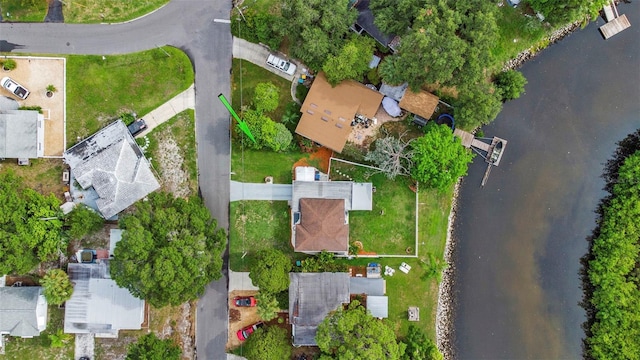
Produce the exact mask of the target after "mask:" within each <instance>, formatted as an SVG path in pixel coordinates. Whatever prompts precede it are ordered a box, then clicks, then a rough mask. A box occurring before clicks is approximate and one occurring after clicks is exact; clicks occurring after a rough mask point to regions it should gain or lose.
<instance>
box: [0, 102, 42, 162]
mask: <svg viewBox="0 0 640 360" xmlns="http://www.w3.org/2000/svg"><path fill="white" fill-rule="evenodd" d="M43 155H44V117H43V116H42V114H40V113H38V112H37V111H34V110H1V111H0V159H14V158H15V159H36V158H39V157H42V156H43Z"/></svg>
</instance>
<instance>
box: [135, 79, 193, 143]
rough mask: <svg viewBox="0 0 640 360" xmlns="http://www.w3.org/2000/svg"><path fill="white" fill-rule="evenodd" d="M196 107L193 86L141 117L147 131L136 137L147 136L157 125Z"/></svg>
mask: <svg viewBox="0 0 640 360" xmlns="http://www.w3.org/2000/svg"><path fill="white" fill-rule="evenodd" d="M195 106H196V92H195V90H194V87H193V84H192V85H191V86H189V88H188V89H187V90H185V91H183V92H181V93H180V94H178V95H176V96H174V97H173V98H172V99H171V100H169V101H167V102H166V103H164V104H162V105H160V106H159V107H158V108H156V109H154V110H152V111H151V112H150V113H148V114H146V115H144V116H142V119H144V121H145V122H146V124H147V129H146V130H144V131H142V132H141V133H139V134H138V135H136V137H141V136H145V135H147V134H149V133H150V132H151V131H152V130H153V129H155V128H156V127H158V125H160V124H162V123H163V122H165V121H167V120H169V119H171V118H172V117H174V116H176V115H178V114H179V113H181V112H183V111H185V110H186V109H195Z"/></svg>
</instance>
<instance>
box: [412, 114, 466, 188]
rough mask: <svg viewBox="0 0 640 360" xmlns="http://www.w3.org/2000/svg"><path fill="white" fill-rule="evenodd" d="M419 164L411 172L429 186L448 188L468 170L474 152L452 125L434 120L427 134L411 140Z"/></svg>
mask: <svg viewBox="0 0 640 360" xmlns="http://www.w3.org/2000/svg"><path fill="white" fill-rule="evenodd" d="M411 147H412V149H413V151H414V156H413V161H414V163H415V166H414V167H413V169H412V170H411V176H412V177H413V178H414V179H415V180H417V181H419V182H421V183H423V184H424V185H425V186H426V187H427V188H435V189H438V190H441V191H445V190H446V189H448V188H449V187H450V186H451V185H453V184H454V183H455V182H456V181H457V180H458V178H459V177H460V176H463V175H465V174H466V173H467V166H468V164H469V163H470V162H471V160H472V159H473V154H472V153H471V152H470V151H469V150H468V149H465V148H464V147H463V146H462V144H461V143H460V139H458V138H457V137H454V136H453V134H452V133H451V128H449V127H448V126H444V125H436V124H435V123H433V122H430V123H428V124H427V126H426V130H425V134H424V136H422V137H420V138H418V139H416V140H414V141H413V142H412V143H411Z"/></svg>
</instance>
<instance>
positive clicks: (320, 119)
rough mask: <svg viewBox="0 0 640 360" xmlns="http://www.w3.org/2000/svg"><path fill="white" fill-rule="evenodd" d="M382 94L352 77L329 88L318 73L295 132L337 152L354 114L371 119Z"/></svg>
mask: <svg viewBox="0 0 640 360" xmlns="http://www.w3.org/2000/svg"><path fill="white" fill-rule="evenodd" d="M382 97H383V95H382V94H380V93H379V92H377V91H375V90H372V89H369V88H368V87H366V86H364V85H362V84H361V83H359V82H357V81H353V80H345V81H342V82H341V83H339V84H338V85H336V86H335V87H332V86H331V84H329V83H328V82H327V78H326V77H325V75H324V73H322V72H321V73H318V75H317V76H316V78H315V80H314V81H313V84H312V85H311V89H310V90H309V94H308V95H307V97H306V99H305V100H304V103H303V104H302V107H301V108H300V112H301V113H302V117H301V118H300V122H299V123H298V126H297V127H296V133H297V134H300V135H302V136H304V137H306V138H307V139H309V140H312V141H314V142H316V143H318V144H321V145H323V146H326V147H327V148H329V149H331V150H334V151H336V152H342V149H343V148H344V145H345V144H346V143H347V138H348V137H349V134H350V133H351V123H352V121H353V120H354V119H355V117H356V116H358V117H364V118H373V117H374V116H375V114H376V112H377V111H378V108H379V107H380V103H381V102H382Z"/></svg>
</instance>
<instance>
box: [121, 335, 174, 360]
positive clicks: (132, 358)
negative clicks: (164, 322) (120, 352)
mask: <svg viewBox="0 0 640 360" xmlns="http://www.w3.org/2000/svg"><path fill="white" fill-rule="evenodd" d="M181 356H182V351H180V347H179V346H178V345H176V343H174V342H173V340H171V339H164V340H161V339H159V338H158V337H157V336H156V334H155V333H149V334H147V335H144V336H141V337H139V338H138V342H135V343H133V344H131V345H129V349H128V352H127V357H126V359H127V360H179V359H180V358H181Z"/></svg>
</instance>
